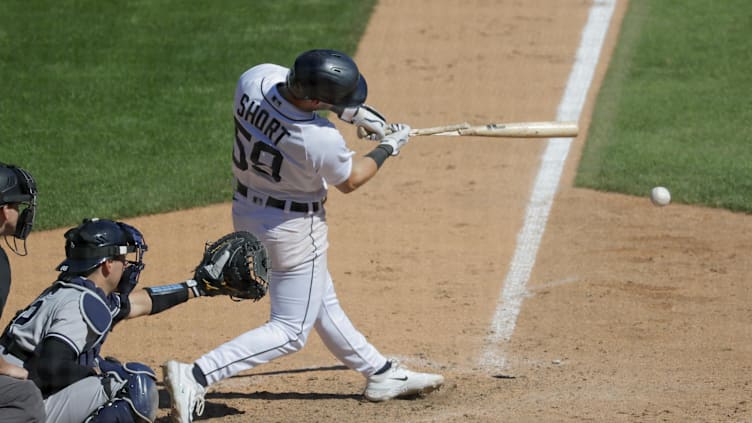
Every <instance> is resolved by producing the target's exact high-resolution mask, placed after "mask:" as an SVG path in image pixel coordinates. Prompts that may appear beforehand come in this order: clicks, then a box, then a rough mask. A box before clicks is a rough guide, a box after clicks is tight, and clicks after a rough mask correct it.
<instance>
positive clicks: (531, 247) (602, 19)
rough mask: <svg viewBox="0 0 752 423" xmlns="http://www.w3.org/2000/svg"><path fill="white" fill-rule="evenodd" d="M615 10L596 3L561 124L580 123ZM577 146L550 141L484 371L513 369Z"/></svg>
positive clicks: (606, 1)
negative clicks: (514, 348) (517, 339)
mask: <svg viewBox="0 0 752 423" xmlns="http://www.w3.org/2000/svg"><path fill="white" fill-rule="evenodd" d="M615 5H616V0H596V1H594V2H593V4H592V6H590V11H589V15H588V20H587V23H586V24H585V27H584V29H583V31H582V38H581V40H580V45H579V47H578V48H577V52H576V54H575V59H574V64H573V67H572V71H571V73H570V74H569V79H568V81H567V86H566V88H565V90H564V95H563V97H562V100H561V103H560V104H559V107H558V110H557V116H556V118H557V120H559V121H575V122H577V121H579V119H580V114H581V113H582V108H583V106H584V104H585V100H586V99H587V93H588V90H589V89H590V85H591V84H592V81H593V76H594V74H595V68H596V66H597V65H598V60H599V57H600V53H601V48H602V47H603V42H604V41H605V38H606V34H607V33H608V27H609V25H610V22H611V16H612V15H613V11H614V7H615ZM571 143H572V140H571V139H569V138H550V139H549V140H548V143H547V146H546V150H545V151H544V153H543V156H542V160H541V165H540V170H539V171H538V175H537V176H536V179H535V183H534V185H533V189H532V193H531V196H530V201H529V202H528V205H527V209H526V211H525V220H524V222H523V224H522V228H521V229H520V232H519V233H518V234H517V247H516V250H515V252H514V256H513V258H512V262H511V264H510V267H509V272H508V273H507V276H506V279H505V280H504V288H503V289H502V291H501V294H500V296H499V299H498V302H497V306H496V310H495V312H494V317H493V320H492V321H491V328H490V330H489V335H488V336H487V337H486V343H485V346H484V350H483V352H482V354H481V358H480V364H481V366H484V367H494V368H498V369H504V368H506V367H507V363H508V359H507V357H506V351H505V349H506V348H505V344H506V343H508V342H509V341H510V339H511V338H512V334H513V333H514V328H515V325H516V324H517V317H518V316H519V314H520V310H521V309H522V302H523V299H524V298H525V296H526V293H527V282H528V280H529V278H530V274H531V272H532V270H533V265H534V264H535V258H536V255H537V253H538V248H539V246H540V242H541V239H542V238H543V232H544V231H545V228H546V222H547V221H548V215H549V212H550V211H551V206H552V204H553V200H554V196H555V195H556V190H557V188H558V186H559V181H560V179H561V174H562V171H563V169H564V163H565V161H566V159H567V155H568V154H569V148H570V146H571Z"/></svg>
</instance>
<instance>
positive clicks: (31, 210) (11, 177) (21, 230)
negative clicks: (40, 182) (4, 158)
mask: <svg viewBox="0 0 752 423" xmlns="http://www.w3.org/2000/svg"><path fill="white" fill-rule="evenodd" d="M7 204H19V205H20V206H25V207H24V208H23V210H21V207H19V215H18V222H16V231H15V232H14V233H13V237H15V238H16V239H20V240H23V241H24V246H23V253H21V252H19V248H18V247H17V246H16V243H15V242H14V243H13V245H11V244H10V242H9V241H8V238H7V236H6V238H5V243H6V244H7V245H8V247H10V249H11V250H12V251H13V252H14V253H16V254H18V255H21V256H25V255H26V253H27V250H26V237H28V236H29V233H30V232H31V228H32V227H33V226H34V218H35V216H36V208H37V184H36V182H34V178H33V177H32V176H31V174H30V173H29V172H27V171H26V170H24V169H22V168H20V167H17V166H14V165H8V164H3V163H0V206H5V205H7Z"/></svg>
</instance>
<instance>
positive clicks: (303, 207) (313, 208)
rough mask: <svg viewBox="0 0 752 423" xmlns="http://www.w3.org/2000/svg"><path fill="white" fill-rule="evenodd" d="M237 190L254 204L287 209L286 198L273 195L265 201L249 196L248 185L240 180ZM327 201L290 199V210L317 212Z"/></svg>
mask: <svg viewBox="0 0 752 423" xmlns="http://www.w3.org/2000/svg"><path fill="white" fill-rule="evenodd" d="M235 191H237V192H238V194H240V195H242V196H243V197H246V198H248V199H249V200H251V201H252V202H253V203H254V204H258V205H260V206H264V207H274V208H275V209H280V210H285V206H286V205H287V201H286V200H280V199H279V198H274V197H272V196H271V195H270V196H268V197H266V201H264V199H263V198H262V197H258V196H255V195H254V196H253V198H251V197H248V187H247V186H245V185H243V184H241V183H240V182H238V183H237V185H236V186H235ZM325 202H326V198H324V200H322V201H314V202H312V203H298V202H297V201H290V211H294V212H299V213H308V212H313V213H316V212H317V211H319V210H320V209H321V207H322V206H323V205H324V203H325ZM309 206H310V207H309Z"/></svg>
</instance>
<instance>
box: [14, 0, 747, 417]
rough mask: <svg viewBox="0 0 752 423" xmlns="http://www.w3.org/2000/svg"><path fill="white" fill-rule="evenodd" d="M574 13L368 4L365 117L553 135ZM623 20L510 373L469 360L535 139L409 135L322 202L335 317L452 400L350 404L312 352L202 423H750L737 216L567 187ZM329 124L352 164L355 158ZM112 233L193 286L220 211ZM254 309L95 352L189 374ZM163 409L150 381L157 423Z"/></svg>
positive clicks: (40, 238) (37, 255) (49, 244)
mask: <svg viewBox="0 0 752 423" xmlns="http://www.w3.org/2000/svg"><path fill="white" fill-rule="evenodd" d="M590 6H591V1H589V0H588V1H583V0H527V1H524V2H522V1H507V0H499V1H481V0H477V1H467V0H462V1H461V0H411V1H398V0H382V1H381V2H380V3H379V5H378V6H377V8H376V10H375V13H374V15H373V18H372V20H371V22H370V24H369V26H368V28H367V30H366V33H365V37H364V39H363V41H362V43H361V45H360V47H359V50H358V52H357V54H356V59H357V60H358V63H359V64H360V66H361V68H362V71H363V73H364V74H365V75H366V76H367V78H368V82H369V86H370V88H371V90H370V91H371V93H370V94H369V103H371V104H373V105H376V106H378V108H379V110H381V111H383V112H384V113H385V114H387V116H388V117H389V118H390V119H391V120H394V121H406V122H408V123H410V124H411V125H412V126H413V127H426V126H435V125H438V124H444V123H454V122H463V121H471V122H475V123H485V122H490V121H530V120H554V119H555V117H556V108H557V105H558V103H559V101H560V99H561V96H562V91H563V88H564V86H565V85H566V81H567V77H568V74H569V71H570V69H571V67H572V59H573V57H574V53H575V50H576V48H577V45H578V43H579V39H580V35H581V31H582V28H583V25H584V24H585V20H586V18H587V13H588V10H589V8H590ZM625 8H626V2H625V1H620V2H619V3H618V4H617V7H616V11H615V14H614V17H613V23H612V25H611V28H610V32H609V35H608V37H607V39H606V44H605V47H604V53H603V55H602V60H601V62H600V65H599V66H598V68H597V71H596V77H595V81H594V84H595V85H594V87H593V88H592V89H591V92H590V93H589V95H588V102H587V104H586V106H585V110H584V111H583V116H582V119H581V120H580V122H579V124H580V128H581V129H582V130H581V134H580V136H579V137H578V138H577V139H576V140H575V143H574V145H573V148H572V151H571V152H570V155H569V159H568V161H567V164H566V167H565V171H564V177H563V180H562V181H561V185H560V187H559V191H558V194H557V196H556V200H555V203H554V206H553V208H552V210H551V215H550V218H549V221H548V225H547V227H546V230H545V234H544V237H543V240H542V243H541V245H540V250H539V252H538V256H537V260H536V263H535V267H534V269H533V272H532V275H531V278H530V280H529V282H528V285H527V288H528V292H527V295H526V298H525V300H524V302H523V305H522V309H521V312H520V314H519V318H518V320H517V324H516V328H515V331H514V335H513V337H512V338H511V339H510V340H509V341H507V342H505V344H504V345H503V346H502V347H503V348H504V350H505V353H506V358H507V363H508V365H507V367H505V368H496V367H493V366H489V365H487V364H483V363H482V362H481V355H482V352H483V351H484V348H486V347H487V345H486V344H485V342H486V337H487V336H488V334H489V330H490V325H491V321H492V318H493V315H494V310H495V308H496V306H497V299H498V298H499V293H500V292H501V290H502V288H503V286H502V285H503V281H504V278H505V275H506V273H507V271H508V270H509V264H510V261H511V259H512V255H513V253H514V249H515V247H516V244H515V243H516V238H517V234H518V232H519V230H520V227H521V225H522V222H523V219H524V213H525V207H526V205H527V202H528V200H529V196H530V190H531V186H532V184H533V178H534V177H535V174H536V172H537V169H538V167H539V162H540V156H541V152H542V151H543V148H544V147H545V141H543V140H504V141H499V140H496V141H489V140H485V139H457V138H451V137H423V138H414V139H413V140H411V142H410V144H409V145H408V146H407V147H406V148H405V149H404V151H403V153H402V154H401V155H400V156H399V157H397V158H393V159H390V160H389V161H388V162H387V164H386V165H385V169H383V170H382V171H381V173H380V174H379V175H378V176H377V177H376V178H375V179H374V180H373V181H371V182H369V184H368V185H366V186H365V187H363V188H362V189H361V190H359V191H357V192H355V193H353V194H350V195H347V196H345V195H342V194H339V193H337V192H331V193H330V197H329V201H328V202H327V218H328V221H329V224H330V241H331V247H330V250H329V257H330V271H331V273H332V276H333V278H334V281H335V286H336V287H337V289H338V292H339V296H340V299H341V301H342V303H343V306H344V308H345V310H347V311H348V313H349V315H350V318H351V319H352V320H353V322H354V323H355V325H356V326H357V327H358V328H359V329H360V330H361V331H362V332H363V333H364V334H366V336H367V337H368V338H369V339H370V340H371V341H372V342H373V343H374V344H375V345H376V346H377V347H378V348H379V349H380V350H381V351H382V352H383V353H385V354H386V355H390V356H395V357H398V358H400V359H401V360H403V361H404V362H405V363H407V364H408V365H409V366H410V367H412V368H415V369H417V370H429V371H436V372H440V373H442V374H444V375H445V376H446V378H447V385H446V386H445V387H444V388H443V389H442V390H440V391H438V392H435V393H432V394H430V395H428V396H426V397H424V398H419V399H415V400H395V401H391V402H387V403H383V404H372V403H368V402H365V401H363V399H362V397H361V393H362V390H363V387H364V381H363V379H362V377H361V376H360V375H358V374H356V373H355V372H352V371H350V370H347V369H345V368H343V367H342V366H341V365H340V363H339V362H337V360H336V359H334V358H333V356H332V355H331V354H330V353H329V352H328V351H327V350H326V349H325V347H324V346H323V345H322V344H321V342H320V341H319V339H318V338H317V337H316V336H312V337H311V339H310V341H309V343H308V344H307V346H306V348H305V349H304V350H303V351H302V352H300V353H297V354H294V355H292V356H289V357H285V358H283V359H281V360H278V361H276V362H273V363H270V364H268V365H266V366H262V367H260V368H257V369H254V370H252V371H250V372H248V373H245V374H241V375H238V376H236V377H233V378H231V379H228V380H226V381H223V382H221V383H219V384H218V385H216V386H214V387H213V388H212V390H211V391H210V392H209V393H208V394H207V396H206V400H207V404H206V411H205V413H204V416H203V418H201V419H199V421H204V420H206V421H212V422H219V421H227V422H251V421H253V422H497V421H578V422H579V421H598V422H601V421H635V422H637V421H639V422H642V421H734V422H741V421H752V410H751V409H750V404H748V399H749V398H750V394H751V392H750V391H752V388H751V387H750V384H749V374H750V373H751V371H752V351H750V350H751V349H752V306H750V304H751V303H752V302H751V301H750V300H751V299H752V295H750V293H749V290H748V288H747V286H746V283H747V281H746V278H747V277H748V275H750V274H752V261H750V260H749V259H748V258H747V252H748V251H749V250H750V247H751V246H752V240H751V238H750V236H749V235H750V229H749V228H751V227H752V217H751V216H748V215H739V214H732V213H729V212H725V211H718V210H711V209H703V208H697V207H688V206H682V205H670V206H668V207H665V208H657V207H654V206H652V205H651V203H650V201H649V199H648V198H647V196H646V197H645V198H636V197H629V196H623V195H616V194H604V193H597V192H592V191H588V190H582V189H575V188H572V182H571V181H572V178H573V174H574V171H575V168H576V165H577V158H578V156H579V152H580V149H581V146H582V143H583V142H584V140H585V138H586V136H587V133H586V129H587V127H588V123H589V119H590V111H591V107H592V102H593V98H594V95H595V92H596V90H597V87H598V85H599V84H600V81H601V79H602V77H603V74H604V71H605V66H606V63H607V58H608V57H609V55H610V52H611V50H612V48H613V45H614V42H615V39H616V35H617V33H618V29H619V24H620V22H621V19H622V16H623V14H624V9H625ZM250 65H251V64H250V63H249V66H250ZM231 100H232V93H228V97H227V101H228V103H229V102H230V101H231ZM340 127H342V129H343V132H345V133H346V134H349V135H351V137H350V138H351V139H352V140H353V142H352V148H354V149H356V150H357V151H358V152H359V153H365V152H366V151H368V150H369V149H370V148H372V144H368V143H367V142H365V141H358V140H356V139H355V137H354V131H353V130H352V128H349V127H345V126H343V125H340ZM230 141H231V134H228V144H227V148H228V166H229V163H230V162H229V154H230V151H231V142H230ZM646 194H647V193H646ZM128 222H129V223H132V224H134V225H136V226H137V227H139V228H140V229H141V230H142V231H143V233H144V235H145V237H146V240H147V242H148V243H149V247H150V251H149V253H148V254H147V256H146V261H147V263H148V264H147V267H146V270H145V272H144V274H143V276H142V281H143V282H142V283H144V284H145V285H157V284H163V283H167V282H173V281H176V280H180V279H184V278H187V277H189V276H190V271H191V269H192V267H193V266H194V265H195V263H196V261H197V260H198V259H199V258H200V256H201V251H202V248H203V243H204V241H207V240H211V239H215V238H217V237H219V236H221V235H222V234H224V233H226V232H229V231H230V230H232V228H231V219H230V204H229V203H228V204H219V205H216V206H211V207H206V208H201V209H195V210H188V211H182V212H177V213H170V214H166V215H159V216H146V217H141V218H137V219H131V220H128ZM63 232H64V230H62V229H61V230H55V231H49V232H35V233H33V234H32V236H31V238H30V240H29V246H30V251H31V254H30V256H29V257H26V258H18V257H11V261H12V266H13V269H14V281H15V283H14V286H13V290H12V293H11V298H10V300H9V303H8V307H7V310H13V309H17V308H20V307H22V306H23V305H25V304H26V303H28V302H29V301H30V300H31V299H32V298H33V297H34V296H35V295H36V294H38V293H39V292H40V291H41V290H42V289H43V287H45V286H46V285H47V284H49V283H50V282H51V281H53V280H54V278H55V276H56V273H55V272H54V271H53V268H54V266H55V265H56V264H57V263H58V262H59V261H60V259H61V255H62V254H63V236H62V234H63ZM11 314H12V313H10V312H6V315H5V316H4V318H3V322H2V323H3V324H5V323H6V322H7V321H8V319H9V318H10V315H11ZM267 314H268V299H265V300H262V301H261V302H260V303H257V304H252V303H249V302H241V303H233V302H231V301H229V300H227V299H225V298H202V299H198V300H195V301H192V302H189V303H187V304H185V305H181V306H179V307H176V308H174V309H172V310H169V311H167V312H165V313H163V314H160V315H158V316H155V317H149V318H141V319H136V320H134V321H127V322H124V323H123V324H121V325H120V326H118V327H117V328H116V330H115V331H114V332H113V333H112V334H111V336H110V338H109V339H108V341H107V344H106V345H105V348H104V351H103V352H104V354H108V355H114V356H117V357H119V358H120V359H121V360H127V361H142V362H145V363H147V364H149V365H151V366H153V367H154V368H155V369H158V368H159V365H160V364H161V363H162V362H164V361H166V360H168V359H172V358H175V359H180V360H184V361H192V360H194V359H196V358H198V357H199V356H200V355H201V354H202V353H204V352H206V351H208V350H210V349H212V348H213V347H215V346H217V345H219V344H221V343H222V342H224V341H226V340H229V339H231V338H232V337H234V336H235V335H237V334H240V333H242V332H244V331H246V330H248V329H251V328H253V327H255V326H257V325H259V324H261V323H263V322H264V321H265V320H266V317H267ZM160 376H161V375H160ZM168 407H169V401H168V398H167V394H166V391H165V390H164V388H163V387H162V386H161V385H160V412H159V417H160V419H159V420H160V421H166V419H165V416H167V413H168Z"/></svg>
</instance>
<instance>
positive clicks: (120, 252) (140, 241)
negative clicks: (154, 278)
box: [57, 218, 148, 275]
mask: <svg viewBox="0 0 752 423" xmlns="http://www.w3.org/2000/svg"><path fill="white" fill-rule="evenodd" d="M147 248H148V247H147V246H146V242H144V238H143V236H142V235H141V232H139V230H138V229H136V228H134V227H133V226H131V225H128V224H126V223H123V222H115V221H112V220H106V219H96V218H94V219H84V221H83V223H82V224H80V225H79V226H77V227H75V228H73V229H69V230H68V231H67V232H66V233H65V257H66V259H65V260H64V261H63V262H62V263H60V264H59V265H58V266H57V270H59V271H61V272H63V273H69V274H73V275H88V274H89V273H91V272H92V271H93V270H94V269H96V268H97V267H98V266H99V265H100V264H102V263H103V262H104V261H105V260H106V259H108V258H113V257H117V256H124V255H126V254H129V253H136V254H137V261H136V262H135V263H134V264H138V265H141V266H142V267H143V263H142V261H141V259H142V256H143V253H144V252H145V251H146V250H147Z"/></svg>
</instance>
